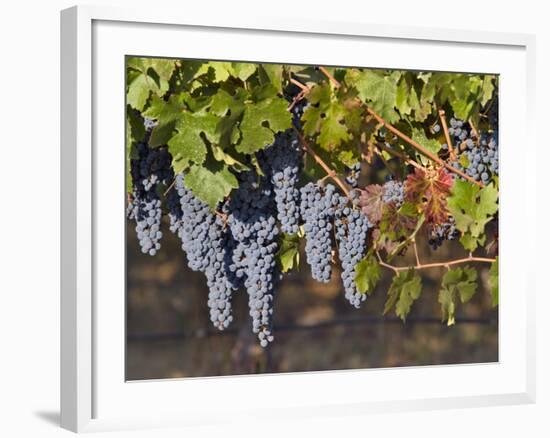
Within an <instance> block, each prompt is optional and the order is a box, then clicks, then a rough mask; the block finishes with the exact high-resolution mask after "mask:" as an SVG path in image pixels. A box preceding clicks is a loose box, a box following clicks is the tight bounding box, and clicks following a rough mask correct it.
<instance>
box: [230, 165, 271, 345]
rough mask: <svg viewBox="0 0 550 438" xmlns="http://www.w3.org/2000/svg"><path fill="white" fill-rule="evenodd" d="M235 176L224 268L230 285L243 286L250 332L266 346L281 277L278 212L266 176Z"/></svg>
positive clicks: (248, 174)
mask: <svg viewBox="0 0 550 438" xmlns="http://www.w3.org/2000/svg"><path fill="white" fill-rule="evenodd" d="M238 178H239V180H240V181H239V182H240V184H239V188H238V189H236V190H235V191H234V192H233V194H232V196H231V199H230V200H229V202H228V203H227V204H226V206H225V207H224V211H225V212H227V213H228V219H227V223H228V226H229V230H230V232H231V238H232V239H233V242H234V244H233V246H232V251H231V257H230V259H231V260H230V262H229V264H228V266H227V268H228V271H229V278H230V281H232V282H233V286H234V287H235V288H236V287H240V286H241V285H244V287H245V288H246V291H247V293H248V307H249V314H250V316H251V317H252V331H253V332H254V333H256V334H257V335H258V339H259V340H260V345H261V346H262V347H266V346H267V345H268V344H269V343H270V342H272V341H273V333H272V323H271V316H272V314H273V300H274V295H275V283H276V282H277V281H278V280H279V276H280V273H279V272H278V268H277V264H276V260H275V255H276V253H277V251H278V249H279V244H278V241H277V236H278V234H279V228H278V226H277V221H276V216H277V212H276V208H275V202H274V196H273V190H272V187H271V184H270V181H269V180H268V178H267V177H259V176H258V175H257V174H256V173H255V172H244V173H241V174H239V176H238Z"/></svg>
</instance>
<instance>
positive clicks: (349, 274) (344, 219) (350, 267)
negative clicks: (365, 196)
mask: <svg viewBox="0 0 550 438" xmlns="http://www.w3.org/2000/svg"><path fill="white" fill-rule="evenodd" d="M347 204H348V199H347V198H346V197H344V196H340V197H339V202H338V204H337V207H336V210H335V221H334V225H335V228H336V233H335V234H336V239H337V241H338V256H339V258H340V262H341V264H342V281H343V283H344V291H345V297H346V299H347V300H348V301H349V302H350V304H352V305H353V306H354V307H356V308H358V307H359V306H360V305H361V303H362V302H363V301H365V299H366V298H367V296H366V294H362V293H361V292H359V290H358V289H357V284H356V283H355V266H356V265H357V263H359V261H360V260H361V259H362V258H363V256H364V255H365V253H366V250H367V233H368V230H369V228H370V224H369V221H368V219H367V217H366V216H365V215H364V214H362V213H361V211H360V210H357V209H355V208H353V207H351V206H348V205H347Z"/></svg>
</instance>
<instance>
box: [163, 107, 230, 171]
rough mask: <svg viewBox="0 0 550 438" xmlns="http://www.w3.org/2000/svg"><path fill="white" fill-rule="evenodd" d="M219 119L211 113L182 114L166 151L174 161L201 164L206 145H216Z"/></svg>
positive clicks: (204, 157)
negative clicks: (205, 140) (208, 143)
mask: <svg viewBox="0 0 550 438" xmlns="http://www.w3.org/2000/svg"><path fill="white" fill-rule="evenodd" d="M218 122H219V117H217V116H216V115H215V114H212V113H211V112H198V113H191V112H183V113H181V114H180V117H179V118H178V119H177V121H176V129H177V131H178V133H177V134H176V135H174V136H173V137H172V138H171V139H170V140H169V141H168V149H169V150H170V153H171V154H172V157H173V158H174V160H176V161H180V162H183V163H182V164H184V163H187V164H189V163H191V162H193V163H195V164H202V163H203V162H204V160H205V159H206V152H207V149H206V144H205V142H204V139H203V136H204V137H205V138H206V139H208V141H209V142H211V143H214V144H217V143H218V142H219V135H218V132H217V129H216V128H217V126H218Z"/></svg>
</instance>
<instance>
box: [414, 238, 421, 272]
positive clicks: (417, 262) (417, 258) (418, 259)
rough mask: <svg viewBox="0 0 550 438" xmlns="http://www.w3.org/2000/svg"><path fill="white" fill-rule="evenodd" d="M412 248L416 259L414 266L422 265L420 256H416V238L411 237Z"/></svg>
mask: <svg viewBox="0 0 550 438" xmlns="http://www.w3.org/2000/svg"><path fill="white" fill-rule="evenodd" d="M412 244H413V249H414V258H415V259H416V266H417V267H418V266H422V263H420V257H419V256H418V247H417V246H416V239H413V241H412Z"/></svg>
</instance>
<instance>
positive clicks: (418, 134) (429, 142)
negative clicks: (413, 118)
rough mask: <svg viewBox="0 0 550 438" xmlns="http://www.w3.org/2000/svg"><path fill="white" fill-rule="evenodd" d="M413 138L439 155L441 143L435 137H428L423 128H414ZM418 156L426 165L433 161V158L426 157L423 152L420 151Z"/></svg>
mask: <svg viewBox="0 0 550 438" xmlns="http://www.w3.org/2000/svg"><path fill="white" fill-rule="evenodd" d="M412 139H413V140H414V141H415V142H417V143H418V144H419V145H420V146H424V147H425V148H426V149H428V150H429V151H430V152H432V153H433V154H435V155H437V153H438V152H439V151H440V149H441V144H440V143H439V142H438V141H437V140H436V139H434V138H431V139H429V138H428V137H426V133H425V132H424V130H423V129H418V128H414V129H413V135H412ZM417 156H418V159H419V160H420V161H421V162H422V164H424V165H425V166H426V165H428V164H429V163H431V160H430V159H429V158H427V157H425V156H424V155H423V154H420V153H418V154H417Z"/></svg>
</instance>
